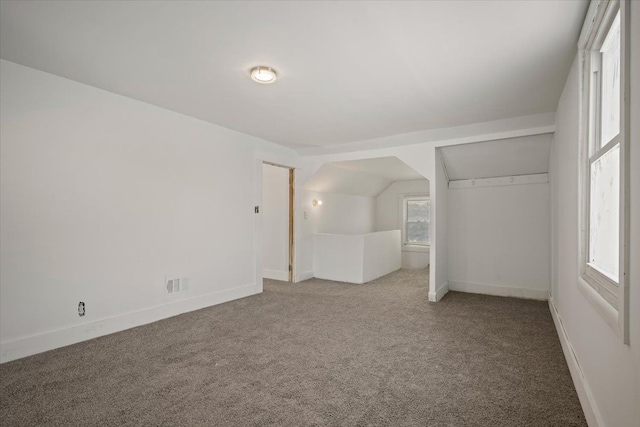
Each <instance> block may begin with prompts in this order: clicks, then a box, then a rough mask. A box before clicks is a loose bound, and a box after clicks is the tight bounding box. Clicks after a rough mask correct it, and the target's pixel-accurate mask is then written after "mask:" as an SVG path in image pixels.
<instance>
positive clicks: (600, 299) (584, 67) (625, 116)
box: [578, 0, 629, 344]
mask: <svg viewBox="0 0 640 427" xmlns="http://www.w3.org/2000/svg"><path fill="white" fill-rule="evenodd" d="M618 10H619V11H620V48H621V52H620V92H621V93H620V133H619V134H618V135H617V136H616V137H614V138H613V139H612V140H611V141H610V142H608V143H606V145H605V146H604V147H600V148H599V149H597V150H594V154H593V155H591V156H590V154H591V151H592V150H591V148H595V143H596V141H597V142H598V143H599V138H600V135H599V133H600V129H599V127H600V105H601V103H600V100H599V83H600V80H599V77H594V72H596V71H599V68H598V66H599V65H598V64H599V61H600V59H599V55H600V54H599V51H600V48H601V46H602V42H603V41H604V39H605V37H606V35H607V33H608V32H609V29H610V28H611V25H612V23H613V21H614V19H615V17H616V15H617V13H618ZM628 11H629V3H628V1H627V0H621V1H619V0H613V1H609V0H592V2H591V4H590V7H589V11H588V12H587V17H586V19H585V22H584V26H583V28H582V33H581V34H580V40H579V42H578V47H579V49H580V65H581V73H580V76H581V79H580V88H581V91H580V95H581V101H580V108H581V113H580V123H581V124H580V164H579V170H580V197H579V200H580V205H579V210H580V215H579V220H580V241H579V245H580V259H579V264H578V265H579V275H578V285H579V288H580V289H581V290H582V291H583V294H584V295H585V296H586V297H587V299H588V300H589V301H590V302H591V303H592V304H593V305H594V306H595V308H596V309H597V311H598V312H599V313H600V314H602V316H603V317H604V319H605V320H606V321H607V323H608V324H609V325H611V326H612V327H613V328H614V330H615V331H616V332H617V333H618V335H619V336H620V337H621V338H622V341H623V342H624V343H625V344H628V343H629V325H628V323H629V315H628V311H629V310H628V303H629V272H628V267H629V141H628V138H629V78H628V76H629V12H628ZM594 87H595V88H596V90H593V88H594ZM596 94H597V95H596ZM617 144H620V209H619V212H620V221H619V227H620V231H619V232H620V239H619V242H620V250H619V275H618V281H617V282H616V281H615V280H614V278H612V277H610V276H609V275H607V274H605V273H603V272H601V271H600V270H598V268H596V267H595V266H594V265H592V264H590V263H589V237H590V236H589V230H590V227H589V220H590V195H591V189H590V186H591V174H590V170H591V165H592V164H593V163H594V162H595V161H597V160H598V159H599V158H600V157H602V155H604V154H606V153H608V152H609V150H611V149H612V148H613V147H615V146H616V145H617Z"/></svg>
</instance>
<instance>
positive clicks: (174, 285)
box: [167, 279, 180, 294]
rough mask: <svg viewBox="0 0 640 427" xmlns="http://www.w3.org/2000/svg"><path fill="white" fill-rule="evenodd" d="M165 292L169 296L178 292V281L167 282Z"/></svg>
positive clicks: (170, 280)
mask: <svg viewBox="0 0 640 427" xmlns="http://www.w3.org/2000/svg"><path fill="white" fill-rule="evenodd" d="M167 292H168V293H170V294H172V293H174V292H180V279H169V280H167Z"/></svg>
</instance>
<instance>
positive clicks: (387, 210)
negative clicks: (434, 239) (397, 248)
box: [376, 179, 429, 269]
mask: <svg viewBox="0 0 640 427" xmlns="http://www.w3.org/2000/svg"><path fill="white" fill-rule="evenodd" d="M428 195H429V180H427V179H418V180H411V181H396V182H393V183H392V184H391V185H390V186H389V187H387V189H386V190H385V191H383V192H382V193H380V194H379V195H378V197H376V231H386V230H398V229H401V228H402V226H403V224H402V221H403V218H402V207H401V203H402V199H403V197H405V196H428ZM428 265H429V248H424V249H423V248H420V249H419V250H409V249H406V248H404V247H403V248H402V268H411V269H417V268H425V267H426V266H428Z"/></svg>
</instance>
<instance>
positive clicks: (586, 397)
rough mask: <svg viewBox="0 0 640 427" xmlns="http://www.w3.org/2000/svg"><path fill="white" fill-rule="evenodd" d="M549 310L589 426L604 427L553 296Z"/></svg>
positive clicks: (550, 299)
mask: <svg viewBox="0 0 640 427" xmlns="http://www.w3.org/2000/svg"><path fill="white" fill-rule="evenodd" d="M549 310H550V311H551V317H552V318H553V323H554V324H555V325H556V330H557V331H558V337H559V338H560V344H561V345H562V352H563V353H564V358H565V359H566V360H567V365H568V366H569V372H570V373H571V379H573V384H574V386H575V388H576V392H577V393H578V399H580V405H582V412H584V417H585V418H586V420H587V424H588V425H589V427H604V423H603V422H602V417H601V416H600V412H599V411H598V407H597V406H596V404H595V401H594V399H593V394H592V393H591V388H590V387H589V383H587V379H586V378H585V377H584V373H583V372H582V368H580V363H579V362H578V358H577V357H576V353H575V352H574V351H573V346H572V345H571V341H569V336H568V335H567V331H566V330H565V329H564V324H563V323H562V318H561V317H560V313H559V312H558V310H557V308H556V304H555V302H554V301H553V298H552V297H551V296H549Z"/></svg>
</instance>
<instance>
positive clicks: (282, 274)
mask: <svg viewBox="0 0 640 427" xmlns="http://www.w3.org/2000/svg"><path fill="white" fill-rule="evenodd" d="M262 277H264V278H265V279H273V280H282V281H283V282H288V281H289V272H288V271H284V270H269V269H268V268H265V269H263V270H262Z"/></svg>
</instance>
